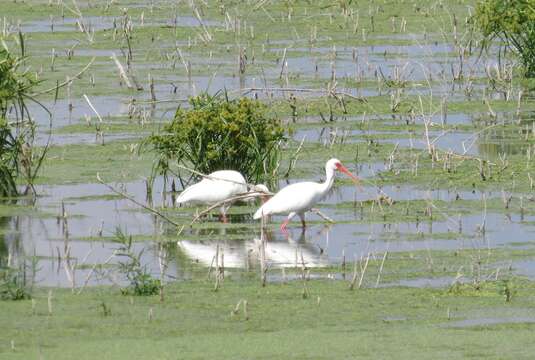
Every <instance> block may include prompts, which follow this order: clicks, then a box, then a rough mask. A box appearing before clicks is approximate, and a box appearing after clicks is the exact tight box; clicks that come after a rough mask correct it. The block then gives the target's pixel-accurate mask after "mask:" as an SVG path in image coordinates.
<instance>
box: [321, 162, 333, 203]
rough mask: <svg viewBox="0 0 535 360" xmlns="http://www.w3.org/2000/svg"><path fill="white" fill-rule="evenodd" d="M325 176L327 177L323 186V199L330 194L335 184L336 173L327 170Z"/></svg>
mask: <svg viewBox="0 0 535 360" xmlns="http://www.w3.org/2000/svg"><path fill="white" fill-rule="evenodd" d="M325 175H326V179H325V181H324V182H323V183H322V184H321V195H322V197H323V196H325V195H327V193H328V192H329V190H331V188H332V187H333V184H334V171H333V170H331V169H325Z"/></svg>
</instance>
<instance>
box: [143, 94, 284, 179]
mask: <svg viewBox="0 0 535 360" xmlns="http://www.w3.org/2000/svg"><path fill="white" fill-rule="evenodd" d="M190 104H191V108H190V109H182V108H179V109H178V110H177V111H176V114H175V117H174V119H173V121H172V122H171V123H170V124H168V125H166V126H165V127H164V129H163V130H164V131H163V132H162V133H160V134H156V135H152V136H150V137H149V139H148V143H149V144H151V145H152V147H153V149H154V150H155V151H156V153H157V154H158V155H159V161H158V165H157V167H156V169H157V170H159V172H161V173H163V174H165V172H166V170H167V169H168V167H169V165H170V162H172V161H176V163H177V164H178V165H182V166H186V167H192V168H194V169H195V170H196V171H199V172H202V173H205V174H208V173H211V172H213V171H216V170H221V169H228V170H236V171H239V172H241V173H242V174H243V175H244V176H245V177H246V179H247V180H248V181H250V182H255V183H257V182H270V180H272V179H274V178H275V177H276V171H277V168H278V164H279V162H280V156H281V149H280V147H281V143H282V141H283V140H284V129H283V127H282V126H281V123H280V121H279V120H277V119H274V118H270V117H268V116H267V115H266V112H267V107H266V106H265V105H264V104H262V103H260V102H259V101H255V100H251V99H247V98H240V99H237V100H229V99H228V98H227V97H226V96H222V94H216V95H214V96H211V95H208V94H202V95H199V96H196V97H192V98H190ZM181 181H182V178H181Z"/></svg>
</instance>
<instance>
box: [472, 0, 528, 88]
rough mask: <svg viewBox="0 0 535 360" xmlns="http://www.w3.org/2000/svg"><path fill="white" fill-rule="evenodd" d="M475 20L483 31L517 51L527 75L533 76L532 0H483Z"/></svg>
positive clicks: (487, 35)
mask: <svg viewBox="0 0 535 360" xmlns="http://www.w3.org/2000/svg"><path fill="white" fill-rule="evenodd" d="M475 20H476V22H477V24H478V25H479V27H480V29H481V31H482V33H483V35H484V36H485V37H486V38H487V39H488V40H491V39H493V38H496V37H498V38H500V39H501V40H503V41H505V42H506V43H507V44H508V45H510V46H512V47H513V48H514V49H515V50H516V51H517V52H518V54H519V55H520V58H521V60H522V63H523V65H524V68H525V69H524V70H525V74H526V76H527V77H535V1H534V0H484V1H480V2H479V3H478V4H477V7H476V13H475Z"/></svg>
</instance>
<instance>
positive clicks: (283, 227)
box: [281, 219, 290, 232]
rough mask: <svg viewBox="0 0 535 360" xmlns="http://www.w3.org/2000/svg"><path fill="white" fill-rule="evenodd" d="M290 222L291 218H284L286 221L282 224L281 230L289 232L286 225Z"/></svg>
mask: <svg viewBox="0 0 535 360" xmlns="http://www.w3.org/2000/svg"><path fill="white" fill-rule="evenodd" d="M289 222H290V220H289V219H286V220H284V222H283V223H282V224H281V231H282V232H287V230H286V226H287V225H288V223H289Z"/></svg>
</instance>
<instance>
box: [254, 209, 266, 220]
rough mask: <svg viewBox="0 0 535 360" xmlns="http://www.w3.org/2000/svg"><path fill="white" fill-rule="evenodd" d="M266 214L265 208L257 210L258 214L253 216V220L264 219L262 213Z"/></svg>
mask: <svg viewBox="0 0 535 360" xmlns="http://www.w3.org/2000/svg"><path fill="white" fill-rule="evenodd" d="M263 212H264V207H263V206H261V207H260V209H258V210H256V212H255V213H254V215H253V219H255V220H258V219H260V218H261V217H262V213H263Z"/></svg>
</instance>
